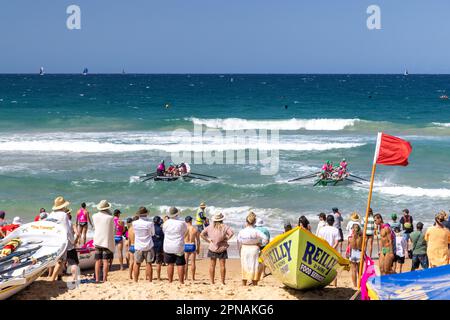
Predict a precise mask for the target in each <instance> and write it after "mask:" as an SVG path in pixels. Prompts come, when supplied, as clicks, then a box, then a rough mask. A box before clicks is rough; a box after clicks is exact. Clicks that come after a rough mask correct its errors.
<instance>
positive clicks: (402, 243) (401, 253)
mask: <svg viewBox="0 0 450 320" xmlns="http://www.w3.org/2000/svg"><path fill="white" fill-rule="evenodd" d="M394 232H395V246H396V248H395V256H394V271H395V272H397V265H398V266H399V271H398V273H402V268H403V264H404V263H405V258H406V254H407V250H408V249H407V242H406V239H405V238H404V237H403V235H402V234H401V231H400V227H396V228H394Z"/></svg>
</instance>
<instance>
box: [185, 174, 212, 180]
mask: <svg viewBox="0 0 450 320" xmlns="http://www.w3.org/2000/svg"><path fill="white" fill-rule="evenodd" d="M185 177H187V178H191V179H198V180H203V181H209V180H208V179H205V178H200V177H194V176H191V175H186V176H185Z"/></svg>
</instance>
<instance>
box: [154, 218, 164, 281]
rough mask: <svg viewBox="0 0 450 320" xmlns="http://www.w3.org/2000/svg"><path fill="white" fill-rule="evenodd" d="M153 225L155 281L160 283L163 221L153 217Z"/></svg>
mask: <svg viewBox="0 0 450 320" xmlns="http://www.w3.org/2000/svg"><path fill="white" fill-rule="evenodd" d="M153 224H154V225H155V235H154V236H153V249H154V250H155V260H154V261H153V263H156V279H157V280H158V281H161V266H162V265H163V263H164V250H163V244H164V232H163V229H162V224H163V220H162V219H161V217H160V216H155V217H153Z"/></svg>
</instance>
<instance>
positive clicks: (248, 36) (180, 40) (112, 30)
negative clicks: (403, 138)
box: [0, 0, 450, 74]
mask: <svg viewBox="0 0 450 320" xmlns="http://www.w3.org/2000/svg"><path fill="white" fill-rule="evenodd" d="M72 4H75V5H78V6H79V7H80V9H81V29H80V30H69V29H68V28H67V26H66V20H67V18H68V17H69V14H67V13H66V9H67V7H68V6H69V5H72ZM373 4H375V5H378V6H379V7H380V10H381V29H380V30H369V29H368V28H367V25H366V20H367V18H368V17H369V14H367V12H366V10H367V8H368V6H370V5H373ZM449 12H450V1H448V0H429V1H423V0H395V1H393V0H386V1H384V0H383V1H382V0H371V1H367V0H342V1H335V0H226V1H225V0H133V1H116V0H114V1H113V0H109V1H106V0H70V1H66V0H58V1H55V0H28V1H25V0H14V1H6V0H2V1H1V2H0V73H35V72H38V70H39V68H40V67H41V66H43V67H44V68H45V70H46V72H47V73H79V72H81V71H82V70H83V68H84V67H88V68H89V71H90V72H91V73H118V72H122V69H125V70H126V72H127V73H403V71H404V70H405V68H407V69H408V70H409V72H410V73H447V74H448V73H450V59H449V57H450V38H449V35H450V19H448V13H449Z"/></svg>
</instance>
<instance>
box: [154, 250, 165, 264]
mask: <svg viewBox="0 0 450 320" xmlns="http://www.w3.org/2000/svg"><path fill="white" fill-rule="evenodd" d="M152 263H156V264H163V263H164V252H162V251H160V252H156V251H155V258H154V259H153V261H152Z"/></svg>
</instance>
